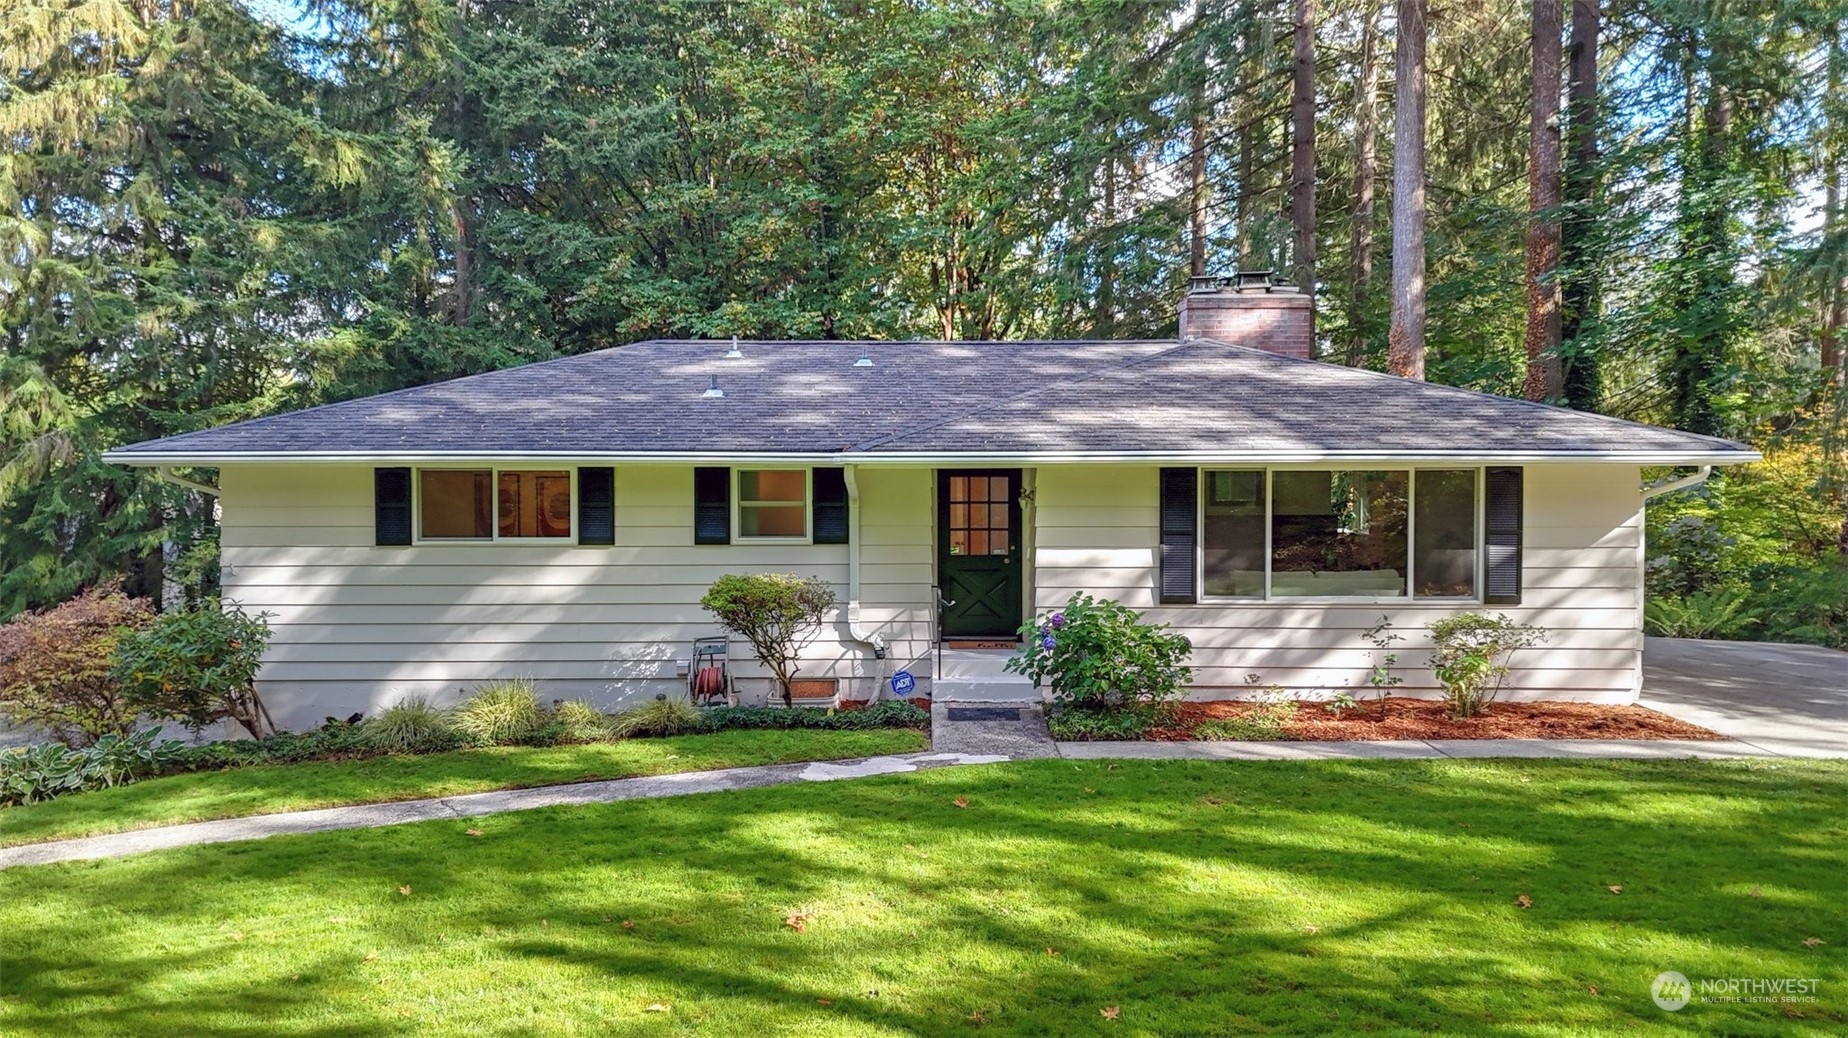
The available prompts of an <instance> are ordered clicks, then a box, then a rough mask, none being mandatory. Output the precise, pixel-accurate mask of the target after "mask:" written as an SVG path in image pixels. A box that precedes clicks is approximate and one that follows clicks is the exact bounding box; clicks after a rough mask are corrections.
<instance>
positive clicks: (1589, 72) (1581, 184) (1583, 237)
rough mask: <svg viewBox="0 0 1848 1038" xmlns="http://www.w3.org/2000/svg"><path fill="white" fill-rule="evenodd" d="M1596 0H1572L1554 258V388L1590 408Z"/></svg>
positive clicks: (1596, 284) (1594, 403)
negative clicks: (1557, 351) (1557, 278)
mask: <svg viewBox="0 0 1848 1038" xmlns="http://www.w3.org/2000/svg"><path fill="white" fill-rule="evenodd" d="M1598 3H1599V0H1572V52H1571V61H1570V67H1571V82H1570V83H1569V84H1568V86H1567V95H1568V97H1569V98H1570V99H1571V104H1570V108H1569V109H1568V111H1567V113H1566V114H1567V122H1566V130H1567V132H1568V133H1569V134H1570V136H1571V153H1570V156H1569V158H1568V159H1567V160H1566V167H1565V198H1566V200H1567V201H1568V202H1570V208H1569V209H1568V211H1567V215H1566V217H1565V220H1564V224H1563V226H1562V227H1561V241H1560V258H1561V261H1562V263H1563V265H1564V268H1565V270H1564V273H1565V275H1566V276H1565V278H1564V279H1563V281H1562V283H1561V285H1560V339H1561V346H1562V349H1563V350H1564V351H1565V352H1564V353H1563V355H1562V356H1561V358H1560V359H1561V368H1562V370H1561V372H1560V388H1561V392H1562V393H1563V395H1564V396H1565V401H1566V404H1567V406H1569V407H1573V408H1576V409H1577V410H1580V411H1595V410H1597V407H1598V398H1599V396H1600V395H1601V394H1602V392H1603V387H1602V384H1601V380H1600V377H1599V364H1598V353H1597V350H1596V349H1595V348H1594V346H1593V345H1592V344H1591V343H1589V342H1585V341H1582V340H1583V337H1584V336H1586V335H1588V334H1589V333H1590V331H1591V328H1592V326H1593V323H1594V322H1595V321H1596V320H1597V316H1598V307H1599V305H1600V301H1601V300H1602V298H1603V292H1602V290H1601V285H1600V278H1601V270H1600V266H1599V262H1598V259H1597V258H1596V256H1595V255H1594V249H1593V247H1592V244H1591V241H1590V239H1591V234H1592V229H1593V227H1594V226H1595V221H1596V219H1597V213H1598V198H1599V195H1600V191H1599V186H1600V177H1599V175H1598V124H1599V121H1600V117H1599V113H1598V36H1599V33H1600V31H1601V30H1602V25H1601V21H1600V17H1601V16H1600V13H1599V10H1598Z"/></svg>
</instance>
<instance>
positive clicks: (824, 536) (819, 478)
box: [811, 468, 847, 544]
mask: <svg viewBox="0 0 1848 1038" xmlns="http://www.w3.org/2000/svg"><path fill="white" fill-rule="evenodd" d="M813 493H814V495H815V498H814V504H813V508H814V522H813V523H812V524H811V527H812V529H813V532H814V536H815V543H816V544H846V543H847V474H846V472H844V471H842V470H841V469H819V468H818V469H816V470H815V473H814V486H813Z"/></svg>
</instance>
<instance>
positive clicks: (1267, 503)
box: [1194, 465, 1487, 606]
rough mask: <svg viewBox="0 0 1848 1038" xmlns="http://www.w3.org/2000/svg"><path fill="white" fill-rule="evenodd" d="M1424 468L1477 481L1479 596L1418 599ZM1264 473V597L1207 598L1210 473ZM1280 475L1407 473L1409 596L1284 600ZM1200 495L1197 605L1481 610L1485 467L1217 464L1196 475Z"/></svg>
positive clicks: (1197, 495)
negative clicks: (1278, 590)
mask: <svg viewBox="0 0 1848 1038" xmlns="http://www.w3.org/2000/svg"><path fill="white" fill-rule="evenodd" d="M1421 469H1429V470H1432V471H1439V472H1458V471H1466V472H1472V473H1474V474H1475V477H1476V491H1475V493H1476V548H1475V553H1476V593H1475V594H1473V595H1460V596H1439V595H1425V596H1421V595H1419V594H1418V583H1417V577H1418V575H1417V573H1416V572H1415V571H1414V568H1413V567H1414V565H1415V562H1414V559H1415V558H1416V556H1417V554H1418V552H1417V545H1418V540H1417V537H1418V473H1419V471H1420V470H1421ZM1258 471H1262V472H1263V473H1264V593H1263V595H1262V596H1258V595H1209V594H1207V593H1206V495H1207V485H1206V477H1207V473H1209V472H1258ZM1279 472H1404V473H1406V474H1407V475H1406V480H1405V494H1406V499H1405V500H1406V510H1405V594H1403V595H1305V596H1301V597H1298V596H1294V595H1293V596H1290V597H1288V598H1278V597H1277V596H1276V595H1275V594H1274V593H1273V592H1272V590H1271V572H1272V567H1273V563H1274V561H1275V545H1274V544H1273V543H1272V538H1273V536H1274V535H1275V515H1274V509H1275V506H1276V500H1277V496H1276V487H1275V485H1274V484H1275V482H1276V476H1277V473H1279ZM1194 479H1195V492H1194V587H1195V588H1198V589H1199V591H1198V593H1197V594H1196V595H1195V597H1194V600H1195V602H1197V603H1199V604H1201V605H1256V604H1259V603H1262V604H1265V605H1296V604H1299V603H1300V604H1303V605H1360V606H1378V605H1421V604H1423V603H1426V602H1430V603H1433V604H1438V605H1459V604H1463V605H1481V604H1482V587H1483V581H1484V580H1485V579H1486V578H1487V574H1486V573H1484V572H1483V569H1484V566H1485V565H1486V555H1487V553H1486V552H1484V551H1483V550H1482V531H1483V523H1484V522H1486V521H1487V520H1486V517H1485V515H1484V510H1485V508H1486V503H1485V502H1484V500H1483V498H1484V496H1485V495H1484V493H1483V488H1484V486H1485V479H1484V476H1483V468H1482V466H1480V465H1403V466H1375V467H1371V468H1361V467H1356V466H1341V467H1331V466H1328V465H1274V466H1273V465H1265V466H1258V465H1244V466H1239V465H1217V466H1213V467H1211V468H1208V467H1206V466H1201V467H1200V468H1198V469H1196V470H1195V475H1194Z"/></svg>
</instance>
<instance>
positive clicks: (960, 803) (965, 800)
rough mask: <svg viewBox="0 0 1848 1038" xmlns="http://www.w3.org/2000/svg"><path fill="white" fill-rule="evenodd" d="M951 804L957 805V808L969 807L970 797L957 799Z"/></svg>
mask: <svg viewBox="0 0 1848 1038" xmlns="http://www.w3.org/2000/svg"><path fill="white" fill-rule="evenodd" d="M950 803H952V804H955V805H956V806H957V807H968V806H969V798H968V797H957V798H956V799H955V800H952V801H950Z"/></svg>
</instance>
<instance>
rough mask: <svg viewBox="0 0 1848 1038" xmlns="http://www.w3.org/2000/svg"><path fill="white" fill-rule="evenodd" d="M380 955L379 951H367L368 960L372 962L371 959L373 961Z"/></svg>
mask: <svg viewBox="0 0 1848 1038" xmlns="http://www.w3.org/2000/svg"><path fill="white" fill-rule="evenodd" d="M378 957H379V953H378V952H375V951H370V952H367V953H366V961H367V962H371V961H372V960H373V959H376V958H378Z"/></svg>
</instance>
